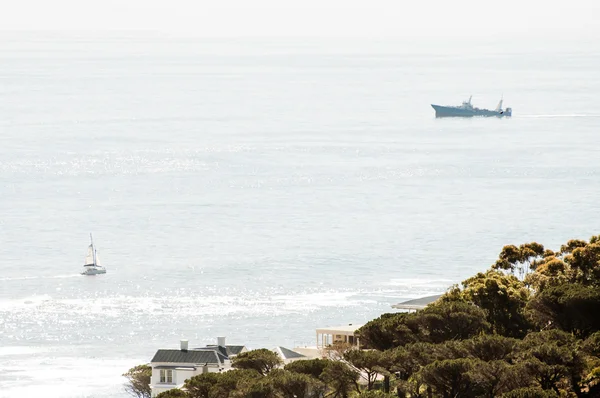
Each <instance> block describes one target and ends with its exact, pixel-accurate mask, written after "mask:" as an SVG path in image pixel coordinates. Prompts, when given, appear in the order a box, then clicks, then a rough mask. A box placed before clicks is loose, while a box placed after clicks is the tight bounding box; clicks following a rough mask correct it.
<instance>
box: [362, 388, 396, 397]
mask: <svg viewBox="0 0 600 398" xmlns="http://www.w3.org/2000/svg"><path fill="white" fill-rule="evenodd" d="M357 397H358V398H398V396H397V395H396V394H389V393H387V392H384V391H380V390H370V391H369V390H367V391H362V392H361V393H360V394H358V396H357Z"/></svg>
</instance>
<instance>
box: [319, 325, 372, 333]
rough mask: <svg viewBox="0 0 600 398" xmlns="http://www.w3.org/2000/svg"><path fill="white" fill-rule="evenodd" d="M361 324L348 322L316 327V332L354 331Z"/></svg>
mask: <svg viewBox="0 0 600 398" xmlns="http://www.w3.org/2000/svg"><path fill="white" fill-rule="evenodd" d="M362 326H363V325H362V324H356V325H355V324H353V323H351V324H349V325H341V326H331V327H325V328H318V329H317V333H323V334H325V333H328V332H329V333H331V332H339V333H354V332H355V331H356V330H358V329H360V328H361V327H362Z"/></svg>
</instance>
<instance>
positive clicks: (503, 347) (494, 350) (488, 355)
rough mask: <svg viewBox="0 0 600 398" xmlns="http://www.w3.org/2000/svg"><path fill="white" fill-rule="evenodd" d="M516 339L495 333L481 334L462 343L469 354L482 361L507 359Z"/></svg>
mask: <svg viewBox="0 0 600 398" xmlns="http://www.w3.org/2000/svg"><path fill="white" fill-rule="evenodd" d="M517 342H518V340H517V339H513V338H510V337H504V336H500V335H496V334H482V335H479V336H476V337H474V338H472V339H469V340H465V341H464V342H463V345H464V347H465V349H466V350H467V352H468V354H469V355H470V356H473V357H475V358H479V359H481V360H482V361H486V362H489V361H498V360H504V361H507V360H508V359H509V358H510V356H511V354H512V352H513V350H514V348H515V345H516V344H517Z"/></svg>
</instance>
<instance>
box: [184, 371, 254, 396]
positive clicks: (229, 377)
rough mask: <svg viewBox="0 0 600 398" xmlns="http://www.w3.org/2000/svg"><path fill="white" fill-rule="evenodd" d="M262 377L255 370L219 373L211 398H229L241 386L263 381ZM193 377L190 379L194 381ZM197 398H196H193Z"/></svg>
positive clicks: (210, 391) (210, 392)
mask: <svg viewBox="0 0 600 398" xmlns="http://www.w3.org/2000/svg"><path fill="white" fill-rule="evenodd" d="M262 377H263V376H262V375H261V374H260V373H258V371H256V370H254V369H233V370H230V371H228V372H223V373H219V374H218V377H217V382H216V384H214V385H213V386H212V387H211V388H210V390H209V394H210V397H211V398H229V397H232V396H233V395H234V393H235V392H236V391H237V390H238V386H239V385H246V386H248V385H249V384H252V383H253V382H254V381H256V380H260V379H262ZM193 379H194V378H193V377H192V378H191V379H190V381H191V380H193ZM192 398H196V397H192Z"/></svg>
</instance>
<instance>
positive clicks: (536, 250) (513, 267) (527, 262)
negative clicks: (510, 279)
mask: <svg viewBox="0 0 600 398" xmlns="http://www.w3.org/2000/svg"><path fill="white" fill-rule="evenodd" d="M550 254H553V253H552V252H547V251H545V250H544V246H543V245H540V244H539V243H537V242H531V243H524V244H522V245H521V246H519V247H516V246H515V245H508V246H504V247H503V248H502V251H501V252H500V255H499V256H498V260H497V261H496V263H495V264H494V265H493V266H492V268H493V269H497V270H505V271H509V272H511V273H512V274H513V275H515V276H517V275H518V276H519V278H520V279H523V278H525V275H527V274H528V273H529V272H530V271H531V270H532V269H535V267H536V266H537V261H539V260H540V259H541V258H543V257H544V256H548V255H550Z"/></svg>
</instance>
